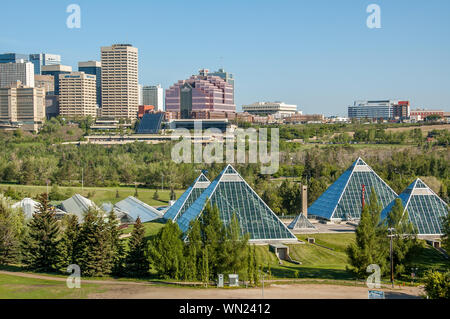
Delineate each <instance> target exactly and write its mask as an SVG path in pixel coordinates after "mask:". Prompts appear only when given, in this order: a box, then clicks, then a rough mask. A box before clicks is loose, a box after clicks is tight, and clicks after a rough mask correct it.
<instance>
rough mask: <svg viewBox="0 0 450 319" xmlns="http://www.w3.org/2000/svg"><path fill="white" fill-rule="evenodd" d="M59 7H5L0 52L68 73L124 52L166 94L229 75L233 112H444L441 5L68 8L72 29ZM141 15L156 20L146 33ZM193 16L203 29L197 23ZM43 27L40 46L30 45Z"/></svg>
mask: <svg viewBox="0 0 450 319" xmlns="http://www.w3.org/2000/svg"><path fill="white" fill-rule="evenodd" d="M374 2H375V3H377V4H378V5H379V6H380V8H381V26H382V27H381V29H369V28H368V27H367V26H366V19H367V17H368V16H369V13H367V12H366V8H367V6H368V5H369V4H371V3H374ZM47 4H48V5H47ZM68 4H69V3H50V2H49V1H44V2H43V3H39V4H37V3H33V2H28V1H26V5H23V3H17V2H16V3H5V4H4V9H5V11H8V12H9V14H8V15H7V16H6V17H5V18H4V19H2V21H0V27H2V30H4V32H2V33H3V34H2V35H1V36H0V52H2V53H6V52H17V53H24V54H31V53H40V52H43V53H51V54H58V55H61V60H62V61H61V63H62V64H64V65H70V66H72V67H73V69H76V66H77V63H78V62H80V61H89V60H97V61H99V60H100V47H102V46H108V45H111V44H113V43H130V44H132V45H133V46H134V47H137V48H138V49H139V61H140V62H139V83H140V84H143V85H155V84H157V83H161V85H162V87H163V88H164V89H167V88H168V87H169V86H170V85H171V84H173V83H174V81H176V80H178V79H182V78H187V77H189V76H191V75H194V74H196V73H197V72H198V70H199V69H202V68H208V69H210V70H212V71H216V70H218V69H219V68H224V69H225V71H227V72H230V73H232V74H234V77H235V81H236V92H235V93H236V94H235V96H236V97H235V103H236V106H237V110H240V109H241V106H242V105H243V104H251V103H254V102H257V101H284V102H285V103H288V104H296V105H298V106H299V110H302V111H303V112H304V113H307V114H308V113H317V112H320V113H324V114H325V115H345V114H346V111H347V106H349V105H351V104H352V103H353V101H355V100H374V99H375V100H376V99H400V100H403V99H405V100H409V101H411V108H412V109H415V108H417V107H426V108H430V109H443V110H446V111H448V110H449V109H450V105H449V103H448V102H447V101H449V100H450V92H449V90H448V87H450V44H449V42H448V41H445V40H444V39H447V38H449V36H450V20H449V19H448V16H449V12H450V3H449V2H448V1H434V2H433V3H432V4H430V3H420V5H419V4H418V3H411V2H410V1H409V2H408V1H403V0H402V1H396V2H395V3H390V2H388V1H382V0H380V1H360V2H359V3H344V2H341V3H334V2H333V1H324V0H322V1H316V2H314V3H310V2H305V1H295V2H294V1H281V2H277V3H276V4H275V3H271V2H266V1H260V2H259V5H258V6H257V7H256V6H254V3H253V2H237V1H228V2H226V3H210V2H206V1H199V2H197V3H189V4H186V3H183V2H181V1H167V2H163V3H142V2H139V3H137V2H135V4H136V5H139V6H140V10H136V5H133V4H134V3H133V2H131V3H130V2H127V3H116V2H106V1H96V2H95V3H94V2H88V1H78V2H77V4H79V5H80V7H81V28H80V29H69V28H67V27H66V19H67V17H68V15H69V14H68V13H66V7H67V5H68ZM148 12H153V13H155V12H156V13H158V14H154V15H152V17H153V19H152V26H153V27H152V26H149V25H148V23H147V22H146V21H147V20H146V19H145V15H146V14H147V13H148ZM199 13H201V14H202V16H205V17H206V19H205V20H201V21H200V22H199V21H197V20H196V18H195V17H196V14H199ZM131 15H132V17H133V19H129V18H128V17H130V16H131ZM37 16H39V19H38V20H37V18H36V17H37ZM214 16H216V17H218V16H220V17H222V24H220V22H216V23H217V24H218V25H219V26H220V25H222V26H223V28H219V27H217V25H216V26H214V27H212V25H213V22H212V21H215V20H214ZM399 17H401V19H399ZM16 21H21V23H20V24H17V23H14V22H16ZM120 21H126V23H122V22H120ZM227 21H233V23H227ZM37 22H39V23H37ZM12 24H14V25H16V27H15V28H9V27H8V26H10V25H12ZM185 26H192V30H197V29H198V28H199V27H201V28H202V35H201V37H200V36H199V35H197V34H196V32H194V31H192V32H186V33H183V32H184V28H185ZM31 28H32V30H33V32H30V29H31ZM149 28H150V29H151V28H153V32H151V35H152V37H151V41H149V40H148V39H149V37H148V32H149ZM49 29H50V30H52V37H51V38H50V37H48V38H46V37H36V36H35V33H36V32H38V33H39V32H42V33H43V34H48V30H49ZM55 38H57V39H58V41H54V39H55ZM174 39H177V40H176V41H174Z"/></svg>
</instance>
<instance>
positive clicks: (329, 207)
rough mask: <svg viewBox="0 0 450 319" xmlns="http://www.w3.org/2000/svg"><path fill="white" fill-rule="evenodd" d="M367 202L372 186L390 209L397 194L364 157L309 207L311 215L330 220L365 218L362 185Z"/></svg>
mask: <svg viewBox="0 0 450 319" xmlns="http://www.w3.org/2000/svg"><path fill="white" fill-rule="evenodd" d="M363 185H364V186H365V194H364V198H365V203H369V198H370V193H371V190H372V187H373V188H374V189H375V192H376V193H377V196H378V201H379V203H380V205H381V206H382V207H383V208H384V207H386V206H387V205H388V204H389V203H390V202H391V201H392V200H394V198H395V197H396V196H397V194H396V193H395V192H394V191H393V190H392V189H391V188H390V187H389V185H388V184H386V183H385V182H384V181H383V180H382V179H381V178H380V177H379V176H378V175H377V174H376V173H375V172H374V171H373V170H372V168H371V167H370V166H369V165H367V164H366V163H365V162H364V161H363V160H362V159H361V158H360V157H359V158H358V159H357V160H356V161H355V162H354V163H353V164H352V166H350V167H349V168H348V169H347V170H346V171H345V172H344V173H343V174H342V175H341V176H340V177H339V178H338V179H337V180H336V181H335V182H334V183H333V184H332V185H331V186H330V187H328V189H327V190H326V191H325V192H324V193H323V194H322V195H321V196H320V197H319V198H318V199H317V200H316V201H315V202H314V203H312V205H311V206H310V207H309V208H308V214H311V215H315V216H318V217H322V218H325V219H327V220H351V219H359V218H360V217H361V209H362V186H363Z"/></svg>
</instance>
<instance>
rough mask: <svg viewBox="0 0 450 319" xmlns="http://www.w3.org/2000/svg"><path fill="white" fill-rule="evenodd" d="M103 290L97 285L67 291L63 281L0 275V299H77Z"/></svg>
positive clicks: (84, 285) (87, 285)
mask: <svg viewBox="0 0 450 319" xmlns="http://www.w3.org/2000/svg"><path fill="white" fill-rule="evenodd" d="M104 291H105V289H104V288H102V287H101V286H100V285H97V284H84V283H83V284H82V285H81V288H79V289H78V288H74V289H69V288H67V285H66V282H65V281H61V282H60V281H54V280H43V279H34V278H24V277H18V276H11V275H4V274H0V299H6V298H8V299H57V298H64V299H74V298H76V299H79V298H86V297H87V296H88V294H91V293H101V292H104Z"/></svg>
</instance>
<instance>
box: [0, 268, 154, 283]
mask: <svg viewBox="0 0 450 319" xmlns="http://www.w3.org/2000/svg"><path fill="white" fill-rule="evenodd" d="M0 274H3V275H10V276H18V277H25V278H33V279H43V280H52V281H63V282H65V281H66V280H67V277H64V278H63V277H56V276H51V275H39V274H32V273H27V272H20V271H19V272H15V271H4V270H0ZM83 283H85V284H105V285H132V286H139V285H143V286H149V285H152V283H150V282H135V281H119V280H81V284H83Z"/></svg>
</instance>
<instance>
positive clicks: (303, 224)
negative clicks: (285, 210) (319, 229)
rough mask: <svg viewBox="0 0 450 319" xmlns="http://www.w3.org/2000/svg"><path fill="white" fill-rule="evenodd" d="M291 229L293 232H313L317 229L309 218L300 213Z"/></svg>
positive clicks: (291, 224)
mask: <svg viewBox="0 0 450 319" xmlns="http://www.w3.org/2000/svg"><path fill="white" fill-rule="evenodd" d="M288 228H289V229H293V230H313V229H316V227H315V226H314V225H313V224H311V222H310V221H309V220H308V218H307V217H306V216H305V215H303V214H302V213H300V214H299V215H298V216H297V217H295V218H294V220H293V221H292V223H290V224H289V226H288Z"/></svg>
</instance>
